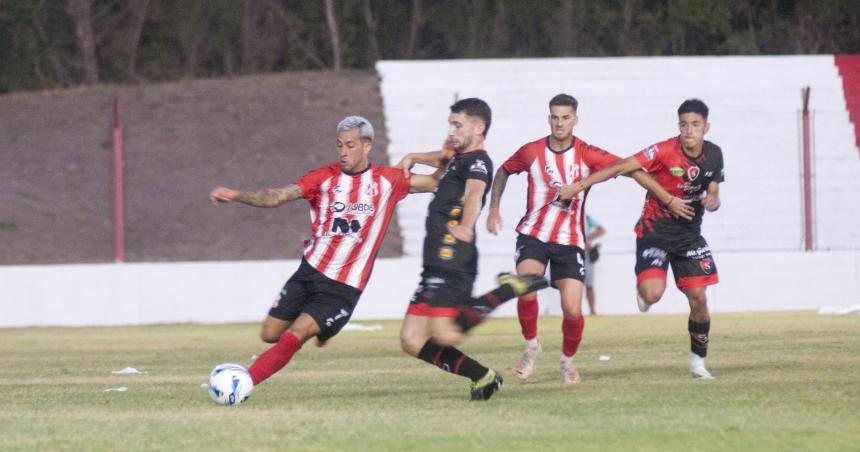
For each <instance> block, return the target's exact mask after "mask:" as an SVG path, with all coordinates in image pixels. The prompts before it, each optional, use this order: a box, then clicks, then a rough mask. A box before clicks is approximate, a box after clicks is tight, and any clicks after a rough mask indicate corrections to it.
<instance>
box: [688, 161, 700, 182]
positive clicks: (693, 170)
mask: <svg viewBox="0 0 860 452" xmlns="http://www.w3.org/2000/svg"><path fill="white" fill-rule="evenodd" d="M697 177H699V167H698V166H696V165H693V166H691V167H689V168H687V179H690V181H694V180H696V178H697Z"/></svg>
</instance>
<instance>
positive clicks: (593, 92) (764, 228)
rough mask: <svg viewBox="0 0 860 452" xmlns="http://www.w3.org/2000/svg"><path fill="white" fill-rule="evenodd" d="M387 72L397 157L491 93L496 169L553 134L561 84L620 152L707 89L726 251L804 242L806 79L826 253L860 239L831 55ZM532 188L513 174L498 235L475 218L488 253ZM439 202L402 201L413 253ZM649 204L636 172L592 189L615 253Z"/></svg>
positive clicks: (708, 223)
mask: <svg viewBox="0 0 860 452" xmlns="http://www.w3.org/2000/svg"><path fill="white" fill-rule="evenodd" d="M377 70H378V71H379V73H380V75H381V77H382V85H381V88H382V95H383V101H384V104H385V105H384V106H385V118H386V126H387V129H388V136H389V139H390V140H391V144H390V147H389V153H390V154H391V159H392V161H394V162H396V161H398V160H399V159H400V158H401V157H402V156H403V155H404V154H406V153H407V152H410V151H416V150H430V149H438V148H439V146H440V145H441V143H442V141H443V139H444V137H445V132H446V127H447V125H446V119H447V115H448V106H449V105H450V104H451V103H452V102H453V100H454V97H455V95H457V96H459V97H460V98H464V97H481V98H483V99H484V100H486V101H487V102H488V103H489V104H490V106H491V107H492V109H493V123H492V126H491V129H490V132H489V138H488V141H487V148H488V151H489V153H490V155H491V157H492V158H493V161H494V162H495V164H496V166H498V165H501V163H502V162H503V161H504V160H505V159H507V158H508V156H510V155H511V154H512V153H513V152H514V151H515V150H516V149H517V148H518V147H519V146H521V145H522V144H524V143H526V142H527V141H531V140H533V139H536V138H539V137H541V136H545V135H547V134H548V130H549V129H548V125H547V120H546V117H547V112H548V107H547V103H548V102H549V99H550V98H551V97H552V96H553V95H555V94H557V93H560V92H566V93H568V94H572V95H574V96H575V97H577V99H579V101H580V106H579V117H580V121H579V124H578V125H577V127H576V128H575V129H574V133H575V134H576V135H578V136H579V137H581V138H582V139H583V140H585V141H587V142H589V143H592V144H595V145H598V146H601V147H604V148H605V149H607V150H609V151H611V152H614V153H616V154H618V155H620V156H628V155H630V154H632V153H634V152H636V151H638V150H640V149H642V148H644V147H646V146H647V145H649V144H651V143H654V142H657V141H660V140H662V139H665V138H668V137H671V136H673V135H676V134H677V133H678V130H677V125H676V124H677V115H676V113H675V111H676V109H677V108H678V105H680V103H681V102H682V101H683V100H684V99H687V98H690V97H699V98H701V99H703V100H704V101H705V102H706V103H707V104H708V105H709V106H710V108H711V115H710V122H711V131H710V133H709V135H708V136H707V138H708V139H709V140H711V141H713V142H715V143H717V144H718V145H720V146H721V147H722V149H723V153H724V156H725V168H726V183H725V184H723V185H722V187H721V195H722V200H723V206H722V208H721V209H720V211H719V212H717V213H715V214H710V213H708V214H706V215H705V221H704V226H703V228H704V235H705V237H706V238H707V239H708V241H709V243H710V245H711V247H712V248H713V249H714V250H715V251H716V252H717V255H718V257H719V255H720V254H721V253H720V252H721V251H729V250H731V251H774V250H784V251H789V250H797V249H800V247H801V243H802V235H803V226H802V210H801V198H800V193H801V185H800V181H801V179H800V174H801V173H800V166H799V163H800V159H799V149H800V146H799V133H798V130H799V129H798V124H799V122H798V121H799V119H798V111H799V109H800V108H801V97H800V90H801V88H802V87H804V86H811V87H812V96H811V108H812V109H814V111H815V141H816V169H817V177H816V179H815V180H816V194H817V212H818V216H817V222H816V226H817V228H818V231H817V232H818V236H817V242H818V245H819V247H820V249H858V248H860V158H858V150H857V148H856V146H855V141H854V138H853V136H854V135H853V134H854V130H853V128H852V126H851V124H850V122H849V120H848V112H847V110H846V109H845V100H844V97H843V93H842V83H841V79H840V78H839V76H838V73H837V70H836V67H835V66H834V63H833V57H832V56H827V55H823V56H779V57H775V56H773V57H672V58H667V57H637V58H554V59H552V58H548V59H509V60H452V61H383V62H380V63H378V64H377ZM525 186H526V177H525V175H519V176H516V177H512V178H510V179H509V182H508V188H507V191H506V194H505V197H504V198H503V202H502V215H503V219H504V223H505V225H506V226H507V227H506V230H505V231H504V232H503V233H502V234H500V236H499V237H495V236H491V235H489V234H487V233H486V232H485V229H484V228H483V227H479V228H478V235H479V242H480V243H481V252H482V253H483V255H484V256H488V255H498V256H502V255H504V256H507V255H510V253H511V252H512V251H513V242H514V239H515V234H514V232H513V230H512V228H513V226H515V225H516V223H517V221H518V220H519V218H520V216H521V215H522V214H523V210H524V208H525ZM419 199H421V198H419ZM429 199H430V198H429V196H426V197H424V198H423V199H421V201H420V202H419V201H417V200H416V201H415V202H410V203H404V204H401V205H400V206H399V210H398V213H399V215H400V218H401V225H402V226H403V228H404V235H405V236H406V237H407V238H408V239H409V241H408V243H407V247H406V251H407V252H408V253H410V254H411V255H414V256H419V255H420V253H421V239H422V237H423V219H424V212H425V211H426V205H427V203H428V202H429ZM643 200H644V192H643V190H642V189H641V188H640V187H639V186H638V185H636V184H635V183H634V182H633V181H631V180H629V179H627V178H619V180H617V181H609V182H606V183H604V184H602V185H599V186H596V187H594V189H593V190H592V191H591V193H590V194H589V197H588V204H587V208H588V212H589V214H591V215H593V216H595V217H596V218H597V219H598V221H600V222H601V223H602V224H603V225H604V226H605V227H606V229H607V230H608V231H609V234H608V235H607V236H606V238H605V239H604V241H603V249H604V251H607V252H619V253H620V252H632V251H633V249H634V240H633V238H632V232H631V231H632V229H633V225H634V223H635V222H636V219H637V217H638V216H639V212H640V209H641V207H642V204H643ZM485 218H486V217H485V216H482V217H481V219H479V225H480V226H482V225H483V222H484V221H486V220H485Z"/></svg>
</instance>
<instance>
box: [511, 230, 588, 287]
mask: <svg viewBox="0 0 860 452" xmlns="http://www.w3.org/2000/svg"><path fill="white" fill-rule="evenodd" d="M526 259H534V260H536V261H538V262H540V263H541V264H543V266H544V267H546V265H547V263H549V264H550V265H549V276H550V278H549V279H550V281H558V280H559V279H566V278H572V279H576V280H578V281H583V280H585V251H583V250H582V248H580V247H578V246H570V245H560V244H558V243H545V242H542V241H540V240H538V239H536V238H534V237H532V236H529V235H525V234H519V235H518V236H517V251H516V253H515V254H514V260H516V263H517V265H519V263H520V262H522V261H524V260H526Z"/></svg>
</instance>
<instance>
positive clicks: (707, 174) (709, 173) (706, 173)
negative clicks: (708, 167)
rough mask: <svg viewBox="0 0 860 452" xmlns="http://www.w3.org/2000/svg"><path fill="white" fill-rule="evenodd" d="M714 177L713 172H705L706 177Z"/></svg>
mask: <svg viewBox="0 0 860 452" xmlns="http://www.w3.org/2000/svg"><path fill="white" fill-rule="evenodd" d="M713 175H714V172H713V171H705V177H711V176H713Z"/></svg>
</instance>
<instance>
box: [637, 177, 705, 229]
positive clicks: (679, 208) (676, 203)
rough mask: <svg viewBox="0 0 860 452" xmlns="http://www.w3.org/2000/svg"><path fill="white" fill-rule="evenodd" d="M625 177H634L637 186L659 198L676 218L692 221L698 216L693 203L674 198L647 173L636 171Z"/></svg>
mask: <svg viewBox="0 0 860 452" xmlns="http://www.w3.org/2000/svg"><path fill="white" fill-rule="evenodd" d="M625 176H630V177H632V178H633V180H635V181H636V183H637V184H639V185H641V186H642V187H643V188H645V189H646V190H648V191H649V192H651V194H652V195H653V196H654V197H655V198H657V200H658V201H660V202H662V203H663V205H665V206H666V208H667V209H669V212H672V214H674V215H675V216H678V217H681V218H683V219H685V220H692V219H693V216H694V215H695V214H696V210H695V209H693V206H691V205H690V202H691V201H690V200H689V199H684V198H679V197H677V196H673V195H672V194H671V193H669V192H668V191H666V189H665V188H663V186H662V185H660V183H659V182H657V180H655V179H654V178H653V177H651V175H650V174H648V173H646V172H645V171H642V170H636V171H634V172H632V173H630V174H625Z"/></svg>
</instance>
